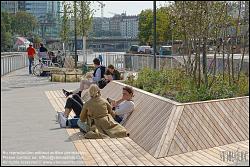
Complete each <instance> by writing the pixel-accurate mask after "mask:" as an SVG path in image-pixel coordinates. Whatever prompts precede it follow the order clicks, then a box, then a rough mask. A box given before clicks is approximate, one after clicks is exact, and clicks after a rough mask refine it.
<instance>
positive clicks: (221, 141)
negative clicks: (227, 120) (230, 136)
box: [196, 104, 228, 145]
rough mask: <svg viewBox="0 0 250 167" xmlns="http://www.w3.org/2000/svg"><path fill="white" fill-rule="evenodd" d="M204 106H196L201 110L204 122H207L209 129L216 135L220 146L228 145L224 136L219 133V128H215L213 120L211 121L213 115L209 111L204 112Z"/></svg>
mask: <svg viewBox="0 0 250 167" xmlns="http://www.w3.org/2000/svg"><path fill="white" fill-rule="evenodd" d="M202 105H203V104H199V105H196V107H197V108H198V109H199V111H200V112H199V113H200V114H201V115H200V116H201V117H202V119H203V121H206V123H207V125H209V126H208V129H209V130H210V131H212V132H211V133H212V135H214V137H215V139H216V140H217V141H218V142H219V145H224V144H227V143H228V142H227V141H226V140H225V138H224V136H223V135H222V134H221V133H220V132H219V130H218V128H217V127H216V126H215V124H214V122H213V120H211V119H210V116H211V114H210V113H209V111H206V110H204V108H203V107H202Z"/></svg>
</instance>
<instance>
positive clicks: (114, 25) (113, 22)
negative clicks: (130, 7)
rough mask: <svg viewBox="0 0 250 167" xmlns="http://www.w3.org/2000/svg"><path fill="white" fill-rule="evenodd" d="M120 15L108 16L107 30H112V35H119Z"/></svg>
mask: <svg viewBox="0 0 250 167" xmlns="http://www.w3.org/2000/svg"><path fill="white" fill-rule="evenodd" d="M122 16H123V14H122V15H118V14H116V15H114V17H111V18H110V22H109V31H111V32H112V34H113V36H121V30H120V28H121V20H122Z"/></svg>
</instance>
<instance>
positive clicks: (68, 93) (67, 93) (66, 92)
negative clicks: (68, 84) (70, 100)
mask: <svg viewBox="0 0 250 167" xmlns="http://www.w3.org/2000/svg"><path fill="white" fill-rule="evenodd" d="M62 91H63V94H64V95H65V96H66V97H68V96H69V95H71V94H73V92H68V91H66V90H65V89H62Z"/></svg>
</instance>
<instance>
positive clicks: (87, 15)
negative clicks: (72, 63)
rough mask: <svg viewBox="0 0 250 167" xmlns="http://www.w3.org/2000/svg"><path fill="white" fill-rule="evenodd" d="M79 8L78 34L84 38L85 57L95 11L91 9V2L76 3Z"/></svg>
mask: <svg viewBox="0 0 250 167" xmlns="http://www.w3.org/2000/svg"><path fill="white" fill-rule="evenodd" d="M76 3H77V6H78V8H77V9H76V10H77V12H78V15H77V20H78V21H77V22H78V23H80V24H78V27H77V29H78V33H79V34H80V35H81V36H82V40H83V42H82V44H83V47H82V48H83V55H85V51H86V38H87V36H88V33H89V31H90V29H91V25H92V20H93V14H94V10H93V9H91V8H90V4H91V1H76ZM85 62H87V56H86V57H85Z"/></svg>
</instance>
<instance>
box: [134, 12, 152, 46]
mask: <svg viewBox="0 0 250 167" xmlns="http://www.w3.org/2000/svg"><path fill="white" fill-rule="evenodd" d="M152 26H153V12H152V10H151V9H147V10H142V11H141V13H140V15H139V25H138V29H139V34H138V37H139V40H140V43H141V44H146V43H148V42H152V39H153V38H152V34H153V33H152Z"/></svg>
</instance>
